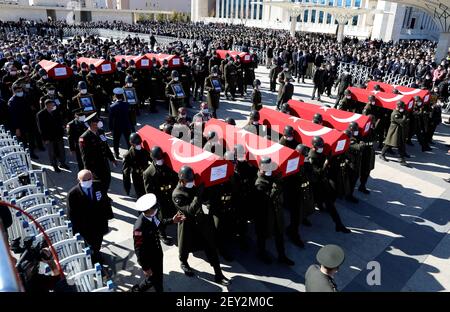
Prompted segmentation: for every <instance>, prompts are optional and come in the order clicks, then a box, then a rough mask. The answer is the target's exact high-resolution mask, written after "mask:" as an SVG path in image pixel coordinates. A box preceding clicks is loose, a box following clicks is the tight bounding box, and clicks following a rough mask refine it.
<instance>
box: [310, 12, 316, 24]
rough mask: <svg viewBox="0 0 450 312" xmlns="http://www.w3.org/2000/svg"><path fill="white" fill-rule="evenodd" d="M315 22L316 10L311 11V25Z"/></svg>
mask: <svg viewBox="0 0 450 312" xmlns="http://www.w3.org/2000/svg"><path fill="white" fill-rule="evenodd" d="M315 22H316V10H311V23H315Z"/></svg>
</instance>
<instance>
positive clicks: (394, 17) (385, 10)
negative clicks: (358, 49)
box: [191, 0, 439, 41]
mask: <svg viewBox="0 0 450 312" xmlns="http://www.w3.org/2000/svg"><path fill="white" fill-rule="evenodd" d="M267 1H268V0H266V2H267ZM277 1H286V0H272V2H277ZM258 2H260V3H262V2H263V0H212V1H211V0H192V7H191V18H192V21H194V22H197V21H203V22H207V23H232V24H242V25H245V26H250V27H266V28H277V29H291V27H292V25H293V24H292V23H291V21H292V19H296V21H297V22H296V23H295V25H294V27H295V30H296V31H305V32H321V33H330V34H335V33H336V32H337V25H338V22H337V20H336V16H335V15H334V14H330V13H327V12H324V11H322V10H320V6H333V7H344V8H348V9H349V11H350V10H356V9H357V8H361V9H376V10H377V13H376V14H356V15H355V16H353V17H352V18H351V19H349V20H348V22H347V24H346V25H345V27H344V35H345V36H355V37H358V38H373V39H383V40H394V41H398V40H400V39H434V40H437V39H438V38H439V30H438V27H437V26H436V24H435V22H434V21H433V19H432V18H431V17H430V16H429V15H428V14H426V13H425V12H422V11H420V10H418V9H416V8H412V7H405V6H403V5H399V4H397V3H392V2H388V1H381V0H290V2H293V3H299V6H300V5H301V4H302V3H304V4H308V5H317V8H311V9H308V10H305V11H304V12H302V13H301V14H300V15H292V14H291V13H290V12H289V10H288V9H285V8H281V7H277V6H271V5H261V4H258Z"/></svg>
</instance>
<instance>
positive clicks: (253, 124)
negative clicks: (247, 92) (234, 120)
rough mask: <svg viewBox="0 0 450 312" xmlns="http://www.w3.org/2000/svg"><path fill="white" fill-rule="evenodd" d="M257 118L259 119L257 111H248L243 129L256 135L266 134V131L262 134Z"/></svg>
mask: <svg viewBox="0 0 450 312" xmlns="http://www.w3.org/2000/svg"><path fill="white" fill-rule="evenodd" d="M259 119H260V115H259V112H258V111H256V110H252V111H251V112H250V116H249V119H248V123H247V125H245V126H244V130H246V131H248V132H251V133H253V134H256V135H260V134H261V136H266V135H267V134H266V133H264V134H263V133H262V131H261V130H262V129H261V127H260V124H259Z"/></svg>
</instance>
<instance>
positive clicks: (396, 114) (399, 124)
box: [381, 109, 408, 159]
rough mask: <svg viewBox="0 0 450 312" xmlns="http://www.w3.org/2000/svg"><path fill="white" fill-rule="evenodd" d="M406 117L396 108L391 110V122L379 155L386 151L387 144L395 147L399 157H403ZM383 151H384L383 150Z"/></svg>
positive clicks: (404, 152) (404, 153)
mask: <svg viewBox="0 0 450 312" xmlns="http://www.w3.org/2000/svg"><path fill="white" fill-rule="evenodd" d="M407 122H408V118H407V117H406V115H405V114H404V113H401V112H400V111H398V110H397V109H395V110H393V111H392V113H391V123H390V125H389V130H388V133H387V135H386V139H385V140H384V147H383V150H382V151H381V155H384V153H385V152H386V151H387V148H388V147H389V146H392V147H397V148H398V151H399V153H400V157H401V158H402V159H404V157H405V156H406V149H405V142H406V131H405V130H406V129H405V128H406V124H407ZM383 151H384V152H383Z"/></svg>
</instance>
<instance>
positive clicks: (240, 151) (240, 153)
mask: <svg viewBox="0 0 450 312" xmlns="http://www.w3.org/2000/svg"><path fill="white" fill-rule="evenodd" d="M234 153H235V154H236V158H237V160H246V157H245V148H244V145H242V144H236V145H235V146H234Z"/></svg>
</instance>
